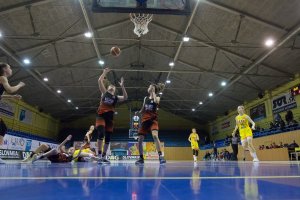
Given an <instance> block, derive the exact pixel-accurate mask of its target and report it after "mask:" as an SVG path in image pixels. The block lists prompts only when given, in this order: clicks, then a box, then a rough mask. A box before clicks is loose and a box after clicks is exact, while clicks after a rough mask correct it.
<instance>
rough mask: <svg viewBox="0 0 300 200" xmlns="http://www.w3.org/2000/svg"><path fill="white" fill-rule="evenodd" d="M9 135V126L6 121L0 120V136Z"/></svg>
mask: <svg viewBox="0 0 300 200" xmlns="http://www.w3.org/2000/svg"><path fill="white" fill-rule="evenodd" d="M6 133H7V126H6V124H5V123H4V121H3V120H2V119H1V118H0V136H3V137H4V135H5V134H6Z"/></svg>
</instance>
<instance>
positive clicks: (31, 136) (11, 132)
mask: <svg viewBox="0 0 300 200" xmlns="http://www.w3.org/2000/svg"><path fill="white" fill-rule="evenodd" d="M7 134H9V135H12V136H16V137H22V138H26V139H31V140H38V141H41V142H47V143H53V144H57V141H55V140H51V139H48V138H44V137H41V136H37V135H34V134H31V133H27V132H22V131H15V130H12V129H8V130H7Z"/></svg>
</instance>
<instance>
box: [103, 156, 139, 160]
mask: <svg viewBox="0 0 300 200" xmlns="http://www.w3.org/2000/svg"><path fill="white" fill-rule="evenodd" d="M107 158H108V160H138V159H139V158H140V156H108V157H107Z"/></svg>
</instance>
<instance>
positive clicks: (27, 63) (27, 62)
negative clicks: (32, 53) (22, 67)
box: [23, 58, 31, 65]
mask: <svg viewBox="0 0 300 200" xmlns="http://www.w3.org/2000/svg"><path fill="white" fill-rule="evenodd" d="M23 63H24V64H26V65H29V64H30V63H31V62H30V60H29V59H28V58H25V59H24V60H23Z"/></svg>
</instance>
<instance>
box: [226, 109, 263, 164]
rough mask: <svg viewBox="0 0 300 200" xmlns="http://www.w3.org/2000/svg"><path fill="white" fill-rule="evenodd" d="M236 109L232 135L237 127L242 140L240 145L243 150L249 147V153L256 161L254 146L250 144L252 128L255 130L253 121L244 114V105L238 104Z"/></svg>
mask: <svg viewBox="0 0 300 200" xmlns="http://www.w3.org/2000/svg"><path fill="white" fill-rule="evenodd" d="M237 111H238V113H239V115H238V116H236V118H235V121H236V125H235V129H234V130H233V133H232V135H234V134H235V132H236V131H237V130H238V129H239V132H240V137H241V142H242V146H243V148H244V150H245V149H249V151H250V155H251V156H252V158H253V162H258V161H259V160H258V158H257V155H256V151H255V148H254V146H253V144H252V141H253V134H252V130H255V123H254V121H253V120H252V119H251V118H250V117H249V116H248V115H246V114H245V108H244V106H239V107H238V108H237ZM249 122H250V123H251V124H252V127H251V128H252V130H251V128H250V126H249Z"/></svg>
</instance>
